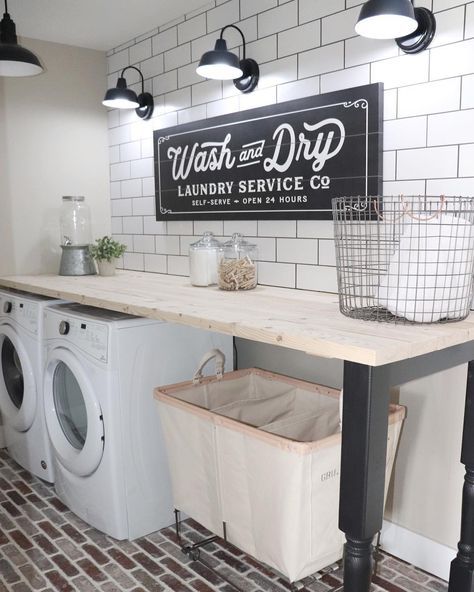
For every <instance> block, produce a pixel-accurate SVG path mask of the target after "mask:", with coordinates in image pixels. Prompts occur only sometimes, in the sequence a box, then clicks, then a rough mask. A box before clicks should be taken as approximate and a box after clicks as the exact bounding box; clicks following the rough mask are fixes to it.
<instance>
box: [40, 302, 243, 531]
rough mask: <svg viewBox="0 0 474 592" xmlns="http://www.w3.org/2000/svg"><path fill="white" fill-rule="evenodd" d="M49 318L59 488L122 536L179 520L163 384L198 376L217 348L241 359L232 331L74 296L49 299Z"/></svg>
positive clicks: (48, 370) (93, 520) (48, 410)
mask: <svg viewBox="0 0 474 592" xmlns="http://www.w3.org/2000/svg"><path fill="white" fill-rule="evenodd" d="M44 326H45V335H44V337H45V343H46V349H47V358H46V366H45V374H44V395H45V414H46V423H47V427H48V432H49V435H50V440H51V444H52V447H53V458H54V460H53V462H54V468H55V474H56V480H55V489H56V493H57V495H58V497H59V498H60V499H61V500H62V501H63V503H64V504H65V505H66V506H67V507H68V508H70V510H72V511H73V512H74V513H75V514H77V515H78V516H79V517H80V518H82V519H83V520H84V521H86V522H87V523H88V524H90V525H91V526H94V527H95V528H97V529H98V530H101V531H103V532H105V533H107V534H109V535H111V536H113V537H115V538H116V539H134V538H137V537H139V536H143V535H145V534H148V533H150V532H153V531H155V530H159V529H160V528H163V527H165V526H169V525H170V524H172V523H173V520H174V516H173V504H172V495H171V485H170V479H169V471H168V461H167V457H166V450H165V444H164V442H163V438H162V431H161V424H160V421H159V415H158V409H157V405H156V404H155V402H154V398H153V389H154V387H156V386H158V385H164V384H170V383H175V382H179V381H182V380H189V379H190V378H191V377H192V376H193V374H194V372H195V370H196V368H197V366H198V364H199V361H200V359H201V358H202V356H203V355H204V354H205V353H206V352H207V351H208V350H210V349H213V348H216V347H217V348H219V349H221V350H223V351H224V352H225V354H226V356H227V359H228V360H229V366H231V364H232V357H233V356H232V338H231V337H229V336H223V335H219V334H215V333H211V332H208V331H203V330H198V329H193V328H190V327H185V326H180V325H173V324H169V323H164V322H160V321H153V320H149V319H142V318H137V317H130V316H126V315H123V314H120V313H114V312H111V311H104V310H100V309H95V308H91V307H85V306H81V305H70V304H69V305H58V306H54V307H51V308H48V309H47V310H46V311H45V320H44ZM190 495H192V492H190Z"/></svg>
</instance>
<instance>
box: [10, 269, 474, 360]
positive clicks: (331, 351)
mask: <svg viewBox="0 0 474 592" xmlns="http://www.w3.org/2000/svg"><path fill="white" fill-rule="evenodd" d="M0 286H3V287H7V288H15V289H17V290H23V291H26V292H32V293H35V294H42V295H45V296H53V297H56V298H63V299H65V300H72V301H74V302H80V303H82V304H87V305H91V306H97V307H100V308H105V309H109V310H115V311H121V312H125V313H128V314H134V315H138V316H142V317H148V318H152V319H160V320H164V321H171V322H176V323H181V324H185V325H191V326H193V327H200V328H204V329H210V330H214V331H217V332H220V333H226V334H229V335H235V336H237V337H243V338H246V339H250V340H253V341H260V342H264V343H270V344H273V345H278V346H282V347H288V348H291V349H294V350H298V351H303V352H306V353H308V354H312V355H315V356H321V357H325V358H338V359H341V360H347V361H351V362H358V363H360V364H367V365H369V366H381V365H384V364H388V363H391V362H398V361H401V360H406V359H409V358H414V357H416V356H420V355H423V354H428V353H431V352H434V351H439V350H442V349H445V348H448V347H451V346H454V345H460V344H463V343H466V342H469V341H472V340H474V316H473V315H472V314H471V316H470V317H469V318H468V319H467V320H465V321H461V322H457V323H447V324H435V325H392V324H387V323H376V322H367V321H361V320H356V319H349V318H347V317H345V316H343V315H342V314H341V313H340V312H339V304H338V297H337V296H336V295H330V294H323V293H319V292H309V291H302V290H291V289H283V288H269V287H264V286H258V287H257V288H256V289H255V290H250V291H248V292H244V291H241V292H224V291H221V290H219V289H218V288H214V287H212V288H196V287H194V286H191V285H190V283H189V278H183V277H174V276H169V275H161V274H152V273H144V272H135V271H119V272H117V275H116V276H114V277H99V276H82V277H66V276H58V275H25V276H7V277H0Z"/></svg>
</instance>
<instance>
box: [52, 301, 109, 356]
mask: <svg viewBox="0 0 474 592" xmlns="http://www.w3.org/2000/svg"><path fill="white" fill-rule="evenodd" d="M44 337H45V339H61V340H64V341H65V342H67V343H70V344H72V345H74V346H75V347H77V348H79V349H80V350H81V351H82V352H83V353H85V354H88V355H89V356H92V357H93V358H95V359H97V360H100V361H101V362H107V359H108V328H107V325H105V324H103V323H96V322H94V321H91V320H89V319H81V318H76V317H73V316H70V315H65V314H61V313H60V312H59V311H53V310H50V309H46V310H45V314H44Z"/></svg>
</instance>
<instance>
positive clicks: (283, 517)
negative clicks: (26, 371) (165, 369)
mask: <svg viewBox="0 0 474 592" xmlns="http://www.w3.org/2000/svg"><path fill="white" fill-rule="evenodd" d="M155 397H156V399H157V401H158V404H159V407H160V416H161V421H162V424H163V430H164V436H165V441H166V446H167V450H168V455H169V460H170V469H171V480H172V487H173V496H174V503H175V507H176V508H177V509H179V510H182V511H183V512H185V513H186V514H188V515H189V516H191V517H193V518H194V519H195V520H197V521H198V522H199V523H201V524H202V525H203V526H205V527H206V528H208V529H209V530H210V531H212V532H214V533H215V534H218V535H220V536H223V535H224V527H223V524H224V523H225V528H226V532H225V534H226V537H227V540H228V541H229V542H230V543H232V544H234V545H236V546H237V547H239V548H240V549H242V550H243V551H245V552H246V553H248V554H250V555H252V556H253V557H255V558H256V559H257V560H259V561H262V562H264V563H266V564H267V565H269V566H271V567H273V568H275V569H276V570H278V571H280V572H281V573H282V574H283V575H285V576H286V577H287V578H288V579H289V581H290V582H295V581H298V580H300V579H302V578H304V577H306V576H308V575H310V574H312V573H314V572H316V571H318V570H320V569H322V568H324V567H327V566H328V565H330V564H331V563H333V562H334V561H337V560H338V559H340V558H341V557H342V552H343V544H344V535H343V534H342V532H341V531H340V530H339V529H338V509H339V468H340V462H341V433H340V417H339V398H340V391H337V390H334V389H331V388H327V387H323V386H320V385H317V384H312V383H309V382H304V381H301V380H296V379H293V378H289V377H286V376H282V375H278V374H274V373H271V372H266V371H264V370H259V369H256V368H250V369H246V370H239V371H237V372H229V373H227V374H225V375H224V376H222V377H221V378H215V377H213V378H204V379H202V378H199V377H198V378H197V379H196V380H195V381H194V382H186V383H181V384H177V385H171V386H166V387H159V388H157V389H156V390H155ZM404 417H405V409H404V408H403V407H399V406H391V409H390V420H389V435H388V450H387V469H386V489H387V488H388V483H389V480H390V474H391V471H392V467H393V462H394V459H395V453H396V448H397V443H398V439H399V436H400V430H401V426H402V422H403V419H404Z"/></svg>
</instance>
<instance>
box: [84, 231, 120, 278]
mask: <svg viewBox="0 0 474 592" xmlns="http://www.w3.org/2000/svg"><path fill="white" fill-rule="evenodd" d="M95 242H96V244H95V245H91V255H92V257H93V258H94V259H95V260H96V261H97V267H98V268H99V274H100V275H104V276H111V275H115V267H116V264H117V259H118V258H119V257H121V256H122V255H123V254H124V253H125V251H126V249H127V245H124V244H122V243H119V242H117V241H116V240H114V239H113V238H112V237H111V236H103V237H102V238H98V239H97V240H96V241H95Z"/></svg>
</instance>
